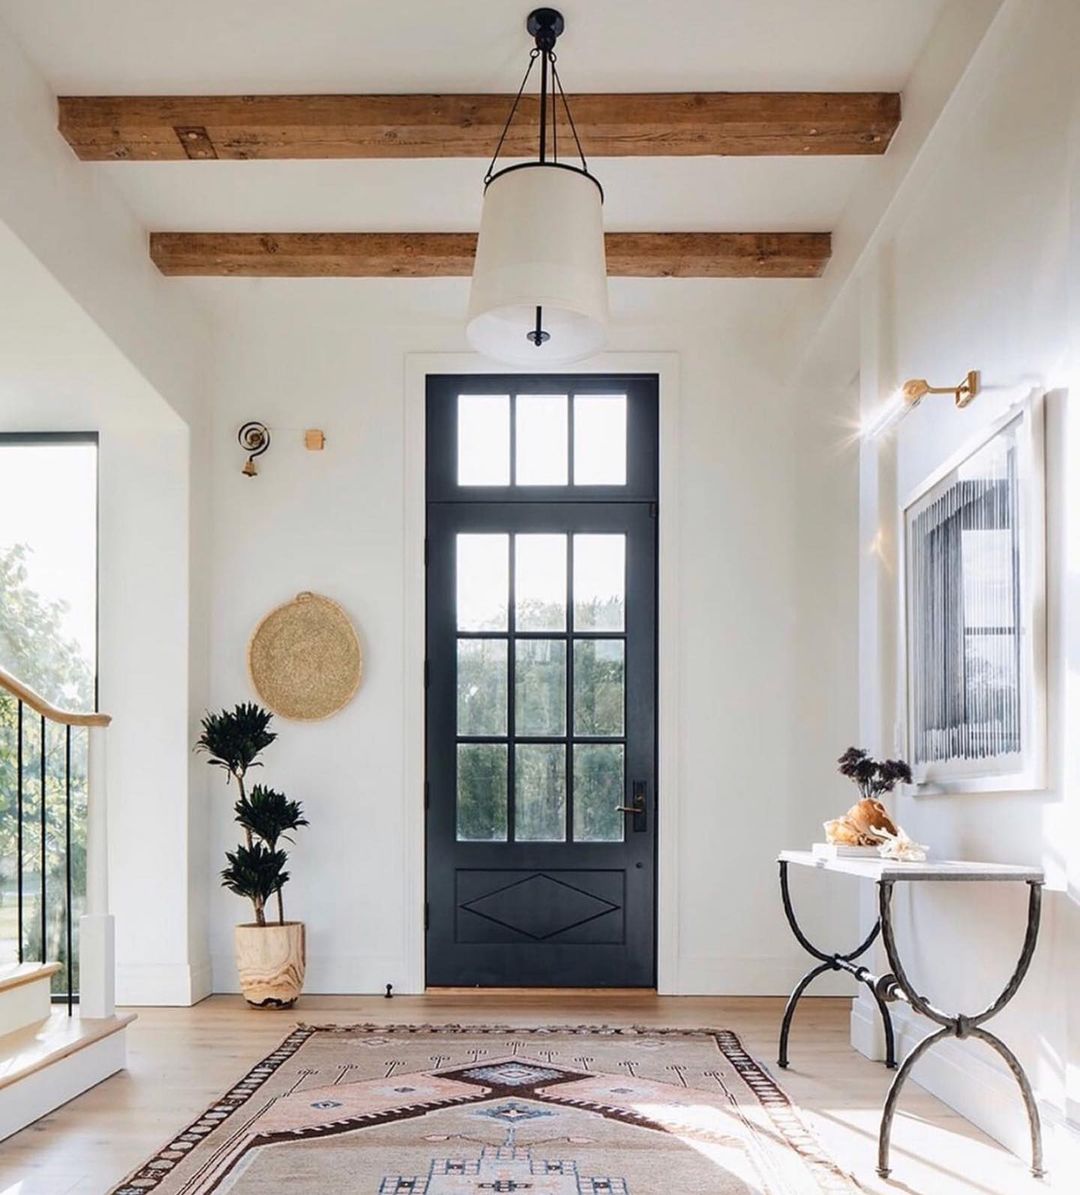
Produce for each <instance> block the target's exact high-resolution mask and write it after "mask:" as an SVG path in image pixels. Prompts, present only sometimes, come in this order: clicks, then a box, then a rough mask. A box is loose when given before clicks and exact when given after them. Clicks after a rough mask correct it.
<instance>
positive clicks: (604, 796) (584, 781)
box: [574, 743, 626, 842]
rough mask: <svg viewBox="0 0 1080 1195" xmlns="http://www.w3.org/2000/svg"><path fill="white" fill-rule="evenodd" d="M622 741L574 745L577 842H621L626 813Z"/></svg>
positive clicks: (575, 834)
mask: <svg viewBox="0 0 1080 1195" xmlns="http://www.w3.org/2000/svg"><path fill="white" fill-rule="evenodd" d="M624 755H625V748H624V747H623V745H622V744H621V743H576V744H575V745H574V839H575V841H576V842H622V840H623V832H624V830H625V827H626V815H625V814H623V813H620V812H619V810H618V809H617V808H616V807H617V806H619V805H623V804H625V801H624V799H623V798H624V797H625V794H626V778H625V774H624V771H625V769H624V765H623V759H624Z"/></svg>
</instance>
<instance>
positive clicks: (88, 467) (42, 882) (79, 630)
mask: <svg viewBox="0 0 1080 1195" xmlns="http://www.w3.org/2000/svg"><path fill="white" fill-rule="evenodd" d="M96 627H97V444H96V438H95V437H93V436H89V435H87V436H45V435H42V436H22V435H19V436H2V435H0V667H3V668H4V669H5V670H6V671H8V672H10V673H12V674H13V675H14V676H15V677H17V678H18V679H19V680H21V681H23V682H24V683H26V684H28V685H29V686H30V687H31V688H32V689H35V690H36V691H37V692H38V693H40V694H41V695H42V696H43V697H45V698H46V699H47V700H48V701H50V702H52V703H53V704H54V705H58V706H61V707H64V708H67V709H75V710H92V709H94V708H95V704H96V699H95V688H96V679H95V678H96V668H97V630H96ZM24 714H25V711H24ZM18 726H19V719H18V703H17V702H16V701H15V700H14V698H9V697H7V696H6V695H2V696H0V965H3V964H4V963H11V962H16V961H18V959H19V954H20V945H21V947H22V952H23V956H24V957H25V958H27V959H35V958H40V957H43V956H44V957H46V958H48V959H50V960H55V961H59V962H61V963H63V962H65V961H66V959H67V939H66V933H65V925H66V920H65V890H66V873H67V862H68V861H67V855H66V849H65V847H66V844H65V830H64V827H65V814H66V801H67V794H66V786H65V774H66V769H65V738H64V735H63V733H62V728H61V727H58V726H55V725H53V724H49V725H48V726H47V727H46V729H45V730H44V731H42V726H41V722H40V720H39V719H37V718H36V717H25V716H24V719H23V734H22V743H21V747H22V753H21V754H22V765H23V768H22V779H23V784H22V798H23V806H22V809H23V820H22V858H21V860H20V858H19V854H18V841H19V839H18V827H19V818H18V808H17V806H18V792H19V784H18V776H17V772H18V761H19V757H20V751H19V748H20V743H19V734H18ZM43 746H44V753H45V769H44V771H45V784H44V790H45V791H44V793H42V787H43V786H42V783H41V779H40V778H41V774H42V747H43ZM71 749H72V755H71V808H72V842H71V851H72V854H71V872H72V879H73V889H72V897H73V903H74V908H73V923H74V933H75V941H74V942H73V951H72V985H73V990H74V991H77V990H78V944H77V934H78V917H79V913H80V912H81V907H82V904H83V898H84V892H85V888H84V885H85V874H86V869H85V858H86V735H85V734H77V735H74V736H72V739H71ZM42 825H44V826H45V835H44V839H45V868H44V875H43V874H42V867H41V852H42V836H41V827H42ZM20 863H21V866H20ZM20 881H21V894H22V908H23V919H22V942H21V943H20V941H19V917H18V910H19V893H20ZM43 893H44V910H42V899H43V897H42V894H43ZM43 927H44V934H45V941H44V943H43V941H42V933H43ZM66 987H67V975H66V973H65V970H64V969H62V970H61V971H60V972H58V973H57V974H56V975H55V976H54V977H53V991H54V993H58V992H61V991H65V990H66Z"/></svg>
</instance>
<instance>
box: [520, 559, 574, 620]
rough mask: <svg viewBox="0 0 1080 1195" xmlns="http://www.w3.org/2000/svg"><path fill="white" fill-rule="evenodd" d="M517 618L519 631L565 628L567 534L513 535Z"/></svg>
mask: <svg viewBox="0 0 1080 1195" xmlns="http://www.w3.org/2000/svg"><path fill="white" fill-rule="evenodd" d="M514 619H515V622H516V624H517V629H518V630H519V631H563V630H565V629H566V536H565V535H515V536H514Z"/></svg>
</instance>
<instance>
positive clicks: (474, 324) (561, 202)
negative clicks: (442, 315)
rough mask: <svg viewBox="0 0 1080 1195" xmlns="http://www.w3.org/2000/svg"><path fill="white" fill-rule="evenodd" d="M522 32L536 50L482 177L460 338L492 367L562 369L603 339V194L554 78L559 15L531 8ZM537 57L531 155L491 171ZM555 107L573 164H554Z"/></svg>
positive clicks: (592, 350) (600, 344)
mask: <svg viewBox="0 0 1080 1195" xmlns="http://www.w3.org/2000/svg"><path fill="white" fill-rule="evenodd" d="M525 27H526V29H527V30H528V32H529V34H530V35H531V36H532V37H533V39H534V41H535V43H536V44H535V48H534V49H533V50H532V52H531V53H530V55H529V64H528V66H527V67H526V69H525V76H524V78H523V79H522V81H521V86H520V87H519V88H518V93H517V95H516V97H515V98H514V102H513V104H512V105H511V108H510V114H509V116H508V117H507V120H506V124H505V126H504V127H503V131H502V136H501V137H500V138H499V143H498V145H497V146H496V147H495V154H494V156H493V157H492V159H491V164H490V165H489V166H488V170H487V174H486V175H485V178H484V184H485V186H484V208H483V214H482V216H481V219H480V235H479V238H478V241H477V248H476V261H475V265H474V267H473V276H472V291H471V294H470V297H469V315H468V325H467V328H466V333H467V335H468V338H469V342H470V343H471V344H472V346H473V347H474V348H475V349H476V350H477V351H478V352H481V353H483V354H484V355H485V356H487V357H492V358H494V359H495V360H497V361H504V362H507V363H508V364H512V365H537V366H541V367H543V366H547V365H566V364H569V363H570V362H572V361H580V360H581V359H582V358H584V357H589V356H591V355H592V354H593V353H596V352H597V351H599V350H600V349H601V348H602V347H603V345H604V341H605V338H606V332H607V318H608V309H607V267H606V261H605V256H604V224H603V200H604V193H603V190H602V188H601V186H600V184H599V182H597V180H596V178H595V177H594V176H593V175H592V174H590V173H589V167H588V163H587V162H586V160H585V154H584V151H583V150H582V148H581V142H580V140H579V139H578V135H577V129H576V128H575V126H574V118H573V115H572V114H571V112H570V105H569V104H568V103H567V99H566V93H565V92H564V91H563V86H562V81H561V80H560V78H559V71H558V67H557V65H556V63H557V57H556V54H555V43H556V41H557V40H558V38H559V36H560V35H561V34H562V32H563V30H564V29H565V27H566V23H565V21H564V20H563V17H562V14H561V13H559V12H557V11H556V10H555V9H553V8H537V9H535V10H534V11H533V12H531V13H530V14H529V17H528V20H527V21H526V23H525ZM537 59H539V60H540V105H539V129H538V153H537V157H536V159H535V160H530V161H527V162H518V163H515V164H514V165H511V166H504V167H503V168H502V169H501V170H496V168H495V167H496V164H497V162H498V159H499V153H500V151H501V150H502V147H503V142H504V141H505V140H506V135H507V132H508V131H509V129H510V125H511V124H512V123H513V120H514V115H515V114H516V112H517V108H518V103H519V101H520V100H521V97H522V95H523V93H524V91H525V88H526V87H527V86H528V82H529V77H530V76H531V74H532V70H533V67H534V66H535V65H536V61H537ZM560 107H561V110H562V113H563V114H565V121H566V124H567V125H568V126H569V129H570V133H571V135H572V137H573V142H574V147H575V149H576V152H577V158H578V161H579V162H580V165H577V164H572V163H570V162H563V161H560V160H559V140H558V136H559V134H558V129H559V123H560Z"/></svg>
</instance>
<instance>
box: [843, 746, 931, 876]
mask: <svg viewBox="0 0 1080 1195" xmlns="http://www.w3.org/2000/svg"><path fill="white" fill-rule="evenodd" d="M837 764H838V765H839V771H840V774H841V776H847V777H848V779H849V780H852V781H853V782H854V784H855V786H856V787H857V788H858V790H859V796H860V800H859V801H858V802H856V804H854V805H852V807H851V808H850V809H849V810H848V811H847V813H845V814H844V816H843V817H839V818H834V819H833V820H832V821H828V822H826V823H825V838H826V841H827V842H829V843H831V844H832V845H834V846H846V847H875V848H876V849H877V851H878V853H879V854H880V855H881V856H882V857H883V858H887V859H900V860H906V861H909V862H921V861H922V860H924V859H925V858H926V848H925V847H924V846H921V845H920V844H919V843H917V842H912V841H911V839H910V838H909V837H908V836H907V834H905V833H904V831H903V830H902V829H901V828H900V827H899V826H898V825H897V824H896V823H895V822H894V821H893V820H892V818H891V817H890V816H889V814H888V812H887V810H886V809H885V806H884V805H883V804H882V803H881V801H880V799H879V798H880V797H882V796H884V795H885V794H886V793H891V792H892V791H893V789H894V788H895V787H896V786H897V785H898V784H910V783H911V768H909V767H908V765H907V764H906V763H905V762H904V761H903V760H902V759H884V760H880V759H873V758H872V757H871V756H870V755H869V753H868V752H866V751H864V750H863V749H862V748H861V747H849V748H848V749H847V750H846V751H845V752H844V754H843V755H841V756H840V758H839V759H838V760H837Z"/></svg>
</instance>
